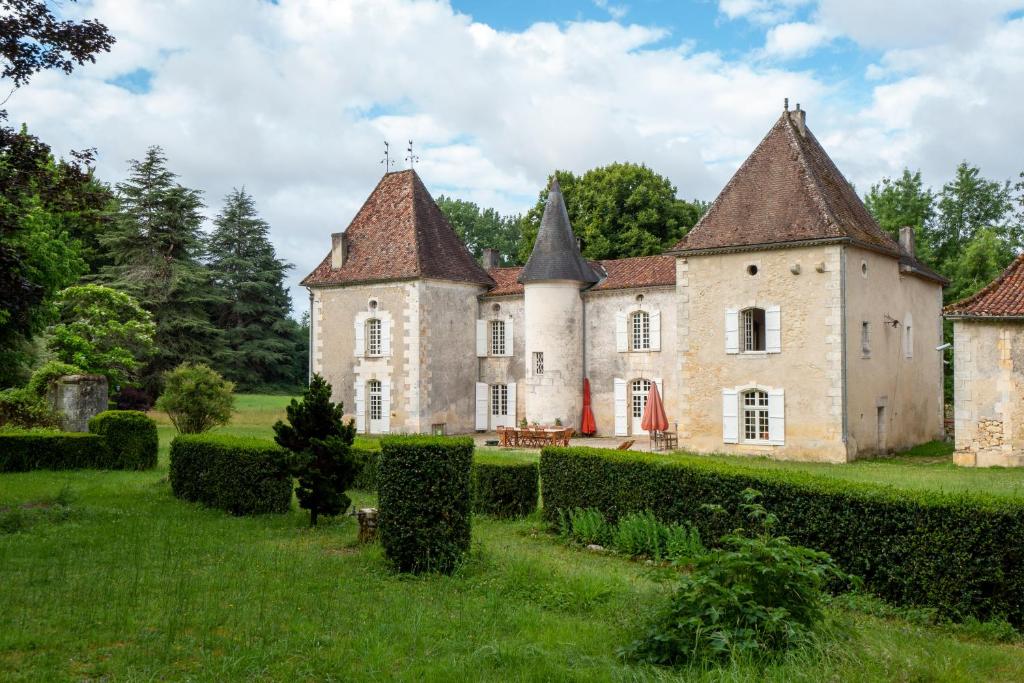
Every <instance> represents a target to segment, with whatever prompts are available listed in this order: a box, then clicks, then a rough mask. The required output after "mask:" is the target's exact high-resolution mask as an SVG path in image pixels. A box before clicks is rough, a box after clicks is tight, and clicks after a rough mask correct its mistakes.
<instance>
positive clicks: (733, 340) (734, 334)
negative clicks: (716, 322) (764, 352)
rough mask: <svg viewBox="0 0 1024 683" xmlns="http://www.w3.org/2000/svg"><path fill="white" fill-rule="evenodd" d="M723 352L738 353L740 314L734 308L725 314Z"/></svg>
mask: <svg viewBox="0 0 1024 683" xmlns="http://www.w3.org/2000/svg"><path fill="white" fill-rule="evenodd" d="M725 352H726V353H739V352H740V313H739V311H737V310H736V309H735V308H730V309H729V310H727V311H726V312H725Z"/></svg>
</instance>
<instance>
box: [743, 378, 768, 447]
mask: <svg viewBox="0 0 1024 683" xmlns="http://www.w3.org/2000/svg"><path fill="white" fill-rule="evenodd" d="M741 396H742V401H743V403H742V405H743V440H744V441H768V392H767V391H761V390H760V389H751V390H749V391H744V392H743V394H742V395H741Z"/></svg>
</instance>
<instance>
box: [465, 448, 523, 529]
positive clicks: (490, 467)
mask: <svg viewBox="0 0 1024 683" xmlns="http://www.w3.org/2000/svg"><path fill="white" fill-rule="evenodd" d="M538 477H539V469H538V467H537V464H536V463H532V462H522V461H518V460H509V459H507V458H501V457H499V456H487V455H484V456H481V455H477V457H476V459H475V460H474V462H473V480H472V481H473V496H472V500H473V512H481V513H484V514H488V515H495V516H496V517H523V516H525V515H528V514H530V513H531V512H533V511H534V510H536V509H537V494H538V486H539V482H538Z"/></svg>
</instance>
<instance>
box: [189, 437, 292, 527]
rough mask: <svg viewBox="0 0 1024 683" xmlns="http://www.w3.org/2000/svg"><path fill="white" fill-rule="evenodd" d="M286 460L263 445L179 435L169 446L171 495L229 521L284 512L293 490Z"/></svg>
mask: <svg viewBox="0 0 1024 683" xmlns="http://www.w3.org/2000/svg"><path fill="white" fill-rule="evenodd" d="M287 457H288V452H287V451H286V450H285V449H283V448H281V447H280V446H278V445H277V444H275V443H274V442H272V441H267V440H265V439H254V438H244V437H237V436H226V435H220V434H182V435H179V436H176V437H174V441H172V442H171V467H170V473H169V476H170V480H171V491H172V492H173V493H174V495H175V496H177V497H178V498H182V499H184V500H188V501H192V502H198V503H203V504H204V505H208V506H210V507H215V508H220V509H222V510H227V511H228V512H230V513H231V514H234V515H257V514H262V513H266V512H287V511H288V510H289V509H290V508H291V503H292V487H293V482H292V476H291V473H290V472H289V470H288V465H287Z"/></svg>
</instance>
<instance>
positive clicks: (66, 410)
mask: <svg viewBox="0 0 1024 683" xmlns="http://www.w3.org/2000/svg"><path fill="white" fill-rule="evenodd" d="M107 389H108V388H107V378H106V377H104V376H103V375H64V376H63V377H61V378H59V379H56V380H54V381H53V382H51V383H50V388H49V389H48V390H47V392H46V398H47V400H48V401H49V402H50V407H51V408H53V409H54V410H55V411H57V412H58V413H60V415H61V428H62V429H63V430H64V431H67V432H87V431H89V420H90V419H91V418H92V417H93V416H94V415H98V414H100V413H102V412H103V411H104V410H106V409H107V400H108V399H107V394H108V391H107Z"/></svg>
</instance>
